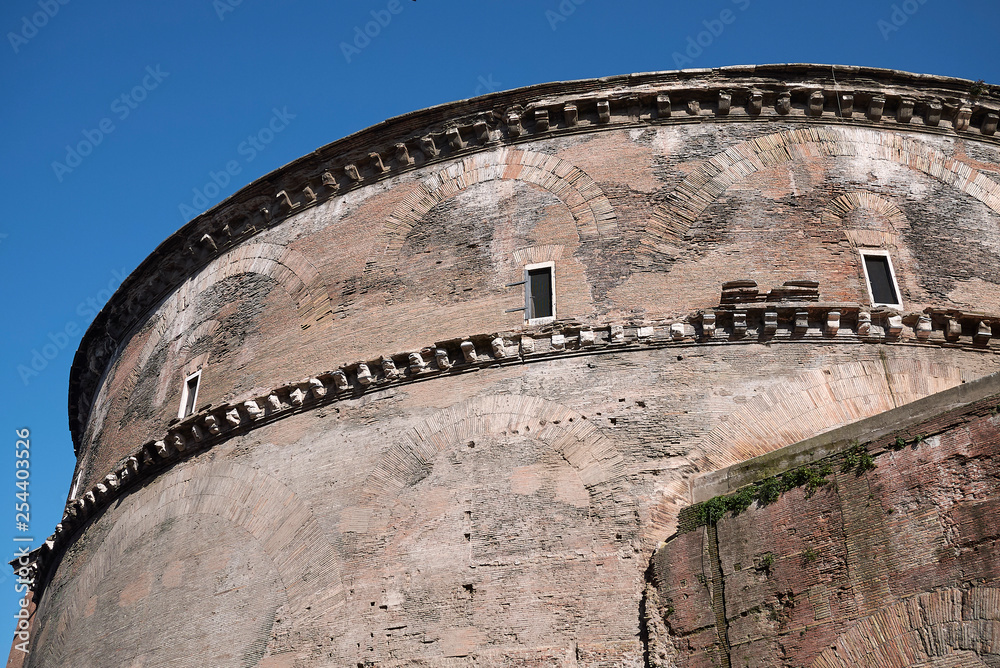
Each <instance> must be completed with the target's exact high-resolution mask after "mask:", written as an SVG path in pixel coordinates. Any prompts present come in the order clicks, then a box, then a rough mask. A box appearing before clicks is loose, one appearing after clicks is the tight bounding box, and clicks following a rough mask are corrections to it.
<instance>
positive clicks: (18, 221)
mask: <svg viewBox="0 0 1000 668" xmlns="http://www.w3.org/2000/svg"><path fill="white" fill-rule="evenodd" d="M998 9H1000V7H998V5H997V4H996V0H949V1H947V2H946V1H945V0H905V1H897V2H891V1H885V2H883V1H881V0H864V1H860V0H841V1H840V2H834V3H825V2H824V3H820V2H802V1H797V2H778V1H773V0H707V1H703V2H698V3H692V2H683V3H682V2H668V1H663V2H629V1H619V2H614V3H611V2H602V1H601V0H561V1H560V0H540V1H537V2H527V1H525V0H507V1H506V2H496V1H492V2H490V1H487V0H466V1H465V2H448V1H443V0H442V1H438V2H432V1H430V0H418V1H417V2H413V1H411V0H375V1H373V2H367V1H355V2H347V1H346V0H286V2H282V3H280V5H279V4H278V3H265V2H262V1H261V0H188V1H183V2H178V3H166V2H161V3H156V4H152V3H143V2H123V1H120V0H108V1H106V2H102V3H93V2H84V1H83V0H6V1H5V2H4V4H3V7H2V8H0V32H2V34H3V40H2V44H0V87H2V91H3V95H2V98H0V122H2V125H3V126H4V128H5V130H4V131H3V132H2V133H0V158H2V159H0V189H2V191H3V194H4V197H3V208H4V212H3V216H2V217H0V261H2V262H0V267H2V268H0V271H2V276H3V284H4V285H7V286H8V290H7V291H6V293H5V295H6V297H5V301H6V303H7V304H8V306H7V307H6V308H5V309H4V310H5V311H6V312H7V313H8V316H7V321H6V324H5V325H4V328H3V337H4V338H3V345H2V346H0V391H2V393H3V394H2V399H3V407H4V410H3V413H2V416H3V417H2V419H3V429H2V432H0V433H2V436H0V507H2V508H4V510H3V512H0V555H9V556H4V558H3V561H7V560H9V559H10V558H12V557H13V555H14V550H15V545H17V544H16V543H15V542H14V541H13V538H14V536H22V537H23V536H32V537H34V538H35V541H36V543H35V544H37V543H38V541H41V540H44V537H45V536H48V535H49V534H50V533H51V532H52V530H53V528H54V526H55V524H56V523H57V522H58V521H59V519H60V517H61V514H62V506H63V503H64V501H65V498H66V494H67V492H68V490H69V485H70V478H71V474H72V470H73V465H74V455H73V448H72V443H71V440H70V436H69V430H68V427H67V415H66V396H67V382H68V377H69V367H70V364H71V363H72V360H73V355H74V354H75V351H76V347H77V345H78V344H79V340H80V338H81V336H82V334H83V332H84V331H85V329H86V328H87V326H88V325H89V324H90V322H91V320H92V318H93V316H94V315H95V314H96V312H97V311H98V310H99V309H100V308H101V306H103V304H104V302H105V301H107V299H108V298H109V297H110V295H111V292H112V291H113V290H114V289H115V288H116V287H117V285H118V284H119V283H120V282H121V280H122V278H123V277H124V276H125V275H127V274H128V273H129V272H130V271H131V270H132V269H134V268H135V267H136V266H137V265H138V264H139V262H141V261H142V260H143V258H145V257H146V256H147V255H148V254H149V253H151V252H152V251H153V249H154V248H155V247H156V246H157V245H158V244H159V243H160V242H161V241H163V240H164V239H165V238H166V237H168V236H169V235H170V234H171V233H173V232H174V231H175V230H177V229H178V228H179V227H180V226H182V225H183V224H184V223H185V222H186V221H187V220H188V219H190V218H191V217H193V215H194V214H195V213H196V212H198V211H200V210H202V209H203V208H205V207H207V206H211V205H214V204H216V203H218V202H219V201H221V200H222V199H224V198H225V197H226V196H228V195H230V194H232V193H233V192H235V191H236V190H237V189H239V188H241V187H242V186H244V185H246V184H248V183H250V182H252V181H253V180H255V179H256V178H258V177H260V176H262V175H263V174H266V173H268V172H270V171H271V170H273V169H275V168H277V167H280V166H281V165H283V164H286V163H288V162H290V161H291V160H293V159H295V158H297V157H299V156H301V155H304V154H306V153H308V152H310V151H313V150H314V149H316V148H318V147H319V146H322V145H324V144H327V143H329V142H331V141H333V140H336V139H338V138H340V137H343V136H345V135H348V134H350V133H353V132H355V131H357V130H360V129H362V128H365V127H367V126H369V125H373V124H375V123H378V122H380V121H382V120H384V119H386V118H390V117H392V116H396V115H399V114H403V113H406V112H408V111H412V110H415V109H420V108H423V107H427V106H431V105H435V104H440V103H443V102H448V101H451V100H457V99H463V98H468V97H473V96H475V95H479V94H484V93H489V92H492V91H494V90H504V89H509V88H516V87H518V86H526V85H530V84H535V83H542V82H546V81H557V80H569V79H583V78H590V77H601V76H609V75H615V74H627V73H630V72H647V71H657V70H672V69H678V67H679V66H680V67H717V66H723V65H738V64H760V63H790V62H811V63H837V64H848V65H869V66H875V67H887V68H896V69H902V70H908V71H911V72H923V73H930V74H941V75H948V76H956V77H963V78H967V79H973V80H975V79H984V80H986V81H987V82H988V83H1000V71H998V70H1000V60H998V58H997V56H998V55H1000V54H998V47H997V35H998V33H1000V30H998V28H1000V11H998ZM724 12H729V13H728V14H725V15H724V14H723V13H724ZM720 18H721V19H723V20H724V21H723V20H720ZM366 28H367V32H368V34H367V35H366V34H365V31H366ZM703 32H705V33H706V34H705V35H702V36H700V41H701V45H699V46H695V47H692V44H697V42H698V40H699V33H703ZM265 128H268V129H270V130H271V132H270V133H267V132H261V131H262V130H263V129H265ZM251 137H252V138H254V139H253V140H251V139H250V138H251ZM265 140H266V141H265ZM88 149H89V150H88ZM227 166H228V167H229V169H230V174H226V175H225V176H223V173H225V172H226V169H227ZM213 174H214V178H213ZM22 428H28V429H30V432H31V436H30V438H31V445H30V463H31V467H30V478H29V481H30V487H29V490H30V497H29V501H30V506H31V516H30V527H29V530H28V531H27V532H20V531H18V530H17V529H16V527H15V517H14V504H15V502H16V500H15V496H14V495H15V492H17V491H18V490H17V489H16V487H15V482H16V478H15V464H14V461H15V455H14V453H15V449H16V440H17V436H16V434H15V430H17V429H22ZM137 445H138V444H137ZM14 584H15V583H14V579H13V577H12V576H11V575H10V573H9V570H8V569H7V568H6V567H4V570H3V571H0V615H7V614H10V615H11V616H4V617H2V619H6V620H10V621H8V622H0V629H9V630H8V631H7V633H12V631H13V628H14V621H13V617H12V616H13V614H14V613H15V612H16V600H17V598H18V596H17V595H16V594H15V591H14ZM2 637H4V638H9V637H10V636H9V635H6V636H2Z"/></svg>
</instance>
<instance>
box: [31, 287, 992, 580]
mask: <svg viewBox="0 0 1000 668" xmlns="http://www.w3.org/2000/svg"><path fill="white" fill-rule="evenodd" d="M736 283H738V282H734V283H732V284H727V286H729V288H730V290H729V292H728V296H729V297H733V296H734V295H735V293H736V292H737V291H738V290H743V291H744V293H742V294H744V296H748V295H749V294H750V293H749V292H746V291H747V290H749V289H750V287H751V286H749V285H736ZM789 283H800V285H791V286H789V284H786V285H785V286H783V287H791V288H794V290H793V292H795V291H800V293H801V294H807V298H811V297H812V292H811V291H812V290H813V289H814V288H815V286H813V285H805V284H804V283H807V282H801V281H800V282H794V281H793V282H789ZM775 290H777V291H778V293H776V294H786V293H784V292H781V290H780V289H778V288H776V289H775ZM753 291H754V294H758V293H756V288H755V287H754V288H753ZM801 291H805V292H801ZM772 293H774V291H772ZM723 294H724V295H726V294H727V293H726V292H725V291H724V293H723ZM768 294H771V293H768ZM727 301H729V303H723V304H720V305H719V306H718V307H716V308H714V309H709V310H703V311H697V312H695V313H692V314H691V315H689V316H688V317H685V318H680V319H676V320H671V321H661V322H654V323H620V324H615V323H611V324H605V325H600V326H589V325H582V324H580V323H576V322H558V321H557V322H556V323H553V324H549V325H544V326H540V327H536V328H525V329H523V330H520V331H516V332H501V333H496V334H482V335H474V336H469V337H463V338H458V339H450V340H448V341H442V342H438V343H436V344H434V345H433V346H428V347H426V348H422V349H420V350H418V351H409V352H404V353H397V354H394V355H387V356H382V357H378V358H375V359H372V360H367V361H359V362H356V363H353V364H348V365H346V366H342V367H340V368H338V369H334V370H332V371H324V372H322V373H318V374H316V375H315V376H312V377H309V378H305V379H303V380H300V381H297V382H294V383H286V384H284V385H280V386H278V387H275V388H274V389H272V390H271V391H270V392H267V393H266V394H262V395H259V396H256V397H251V398H247V399H241V400H238V401H235V402H233V403H226V404H222V405H219V406H211V407H209V408H207V409H205V410H202V411H200V412H199V413H196V414H194V415H191V416H189V417H187V418H185V419H184V420H182V421H180V422H178V423H176V424H174V425H172V426H171V427H170V428H169V429H168V430H167V432H166V433H165V434H164V435H163V438H162V440H155V441H150V442H149V443H146V444H145V445H143V446H142V447H141V448H139V449H138V450H137V451H135V452H134V453H132V454H131V455H130V456H128V457H126V458H125V459H124V460H122V461H121V462H120V463H119V464H118V465H117V466H116V467H115V468H114V470H113V471H111V472H110V473H108V474H107V475H106V476H105V477H104V478H103V480H102V481H101V482H100V483H98V484H96V485H94V486H93V487H92V488H91V489H89V490H88V491H86V492H85V493H84V494H82V495H81V496H80V497H78V498H76V499H74V500H73V501H72V502H70V503H69V504H68V505H67V506H66V510H65V512H64V514H63V518H62V522H60V523H59V524H58V525H56V529H55V533H54V534H53V535H51V536H50V537H49V538H48V539H46V541H45V542H44V543H43V544H42V545H41V546H40V547H39V548H37V549H36V550H34V551H33V552H32V553H31V560H32V565H31V566H30V568H31V569H32V571H33V572H34V574H35V579H34V582H35V587H36V588H38V587H41V586H42V584H41V582H42V578H43V577H44V575H45V573H46V571H47V569H48V568H49V567H50V566H51V565H52V564H53V563H54V559H55V558H56V556H57V555H58V554H59V553H60V552H61V550H63V549H65V547H66V546H68V545H69V544H70V542H71V537H72V536H73V534H74V533H75V532H76V531H77V530H79V529H80V528H82V527H83V526H85V525H86V524H87V522H88V520H90V519H91V518H92V517H94V516H95V515H96V514H97V513H99V512H100V511H101V510H103V509H104V508H105V507H107V506H108V505H110V503H111V502H112V501H113V500H114V499H115V498H117V497H118V496H120V495H122V494H124V493H125V492H126V491H127V490H128V488H129V487H130V486H131V485H133V484H135V483H136V482H137V481H139V480H140V479H147V478H151V477H153V476H154V475H155V474H156V473H158V472H159V471H161V470H163V469H164V468H166V467H168V466H171V465H172V464H174V463H176V462H177V461H180V460H181V459H183V458H185V457H187V456H189V455H191V454H193V453H196V452H199V451H201V450H204V449H206V448H209V447H211V446H213V445H216V444H218V443H221V442H223V441H225V440H226V439H228V438H229V437H230V436H233V435H238V434H243V433H246V432H248V431H250V430H251V429H254V428H256V427H257V426H259V425H262V424H266V423H267V422H270V421H271V420H274V419H277V418H279V417H283V416H285V415H288V414H291V413H295V412H302V411H305V410H311V409H312V408H314V407H317V406H321V405H326V404H329V403H332V402H335V401H343V400H347V399H353V398H356V397H359V396H361V395H363V394H364V393H365V392H366V391H368V390H369V389H380V388H383V387H387V386H394V385H399V384H404V383H410V382H416V381H423V380H426V379H431V378H435V377H440V376H442V375H447V374H458V373H463V372H467V371H471V370H476V369H482V368H489V367H498V366H500V365H509V364H524V363H532V362H535V361H544V360H546V359H552V358H555V357H559V356H563V355H580V354H598V353H601V352H605V351H612V350H614V351H629V350H641V349H647V348H655V347H672V346H699V345H732V344H739V343H743V344H746V343H756V342H761V341H767V342H792V341H812V342H815V343H817V344H821V343H828V344H829V343H858V342H861V343H889V344H910V345H939V346H947V347H951V348H955V347H960V348H967V349H975V350H980V351H987V350H988V348H989V343H990V340H991V339H992V338H994V337H995V336H1000V315H987V314H985V313H979V312H965V311H958V310H954V309H941V308H928V309H926V310H925V311H924V312H922V313H910V314H906V315H903V314H900V313H898V312H896V311H894V310H891V309H870V308H869V307H865V306H862V305H860V304H856V303H837V302H820V301H749V302H745V303H741V302H738V301H730V300H728V299H727ZM12 566H14V568H15V570H16V569H18V568H20V565H19V564H16V562H12ZM38 591H39V593H40V590H38Z"/></svg>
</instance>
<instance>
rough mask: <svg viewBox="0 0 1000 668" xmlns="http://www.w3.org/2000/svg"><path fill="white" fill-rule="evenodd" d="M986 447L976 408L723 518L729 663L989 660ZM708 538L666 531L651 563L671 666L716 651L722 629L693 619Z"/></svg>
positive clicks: (992, 451) (992, 433)
mask: <svg viewBox="0 0 1000 668" xmlns="http://www.w3.org/2000/svg"><path fill="white" fill-rule="evenodd" d="M929 428H930V429H933V423H929V424H924V425H913V426H911V427H908V431H912V432H913V435H915V434H916V433H918V432H923V431H925V430H928V429H929ZM913 435H911V436H910V438H912V437H913ZM998 448H1000V420H998V418H996V417H995V416H991V415H989V414H987V415H983V416H980V417H977V418H974V419H973V420H972V421H971V422H969V423H967V424H953V425H952V426H951V427H949V428H948V429H947V430H946V431H944V432H943V433H941V434H939V435H936V436H932V437H930V438H928V439H927V440H925V441H923V442H921V443H919V444H917V445H915V446H907V447H905V448H904V449H902V450H899V451H891V450H890V451H886V452H884V453H883V454H881V455H880V456H878V457H877V458H876V463H877V467H876V468H875V469H874V470H872V471H870V472H868V473H866V474H864V475H862V476H858V475H856V474H855V473H854V472H849V473H842V472H840V471H839V469H835V474H834V475H833V476H831V483H830V484H828V485H826V486H825V487H821V488H820V489H819V490H817V491H816V493H815V494H814V495H812V496H811V497H808V498H807V497H806V496H805V493H804V492H803V490H802V489H801V488H800V489H795V490H792V491H790V492H786V493H785V494H784V495H783V496H782V497H781V498H780V499H779V500H778V501H777V502H775V503H774V504H771V505H769V506H766V507H764V508H759V507H751V509H750V510H748V511H746V512H745V513H742V514H740V515H738V516H736V517H733V516H731V515H727V516H726V517H725V518H723V519H722V520H721V521H720V522H719V523H718V525H717V530H718V541H719V549H718V553H719V561H718V567H719V569H720V570H721V571H722V573H723V577H724V593H725V604H726V615H725V619H724V620H722V622H721V627H722V628H723V629H724V630H723V636H724V637H725V638H726V639H727V640H728V643H729V645H730V648H731V649H730V651H729V653H730V660H731V665H733V666H817V667H820V666H822V667H823V668H827V667H831V668H832V667H833V666H858V665H873V666H875V665H877V666H891V667H899V668H902V667H904V666H917V665H920V666H923V665H928V666H929V665H934V666H938V665H967V664H966V663H948V661H953V662H954V661H959V660H960V657H962V656H965V657H966V659H965V660H966V661H971V662H972V663H969V664H968V665H994V664H995V663H996V662H997V661H998V660H1000V644H998V643H997V642H996V640H995V638H996V635H995V629H997V628H1000V606H998V605H997V601H1000V562H998V561H997V557H998V556H1000V555H998V541H1000V524H998V521H997V517H998V513H997V511H998V509H1000V484H998V480H1000V478H998V474H1000V465H998V459H997V452H998ZM708 533H709V532H708V530H706V529H704V528H702V529H698V530H695V531H692V532H690V533H686V534H682V535H678V536H675V537H673V538H672V539H670V540H669V541H667V543H666V545H665V546H664V547H662V548H661V549H660V550H659V551H658V552H657V554H656V556H655V557H654V564H655V578H656V581H657V582H658V583H659V589H660V591H659V594H660V598H661V601H662V602H663V603H662V605H661V608H660V611H661V614H664V615H665V616H666V624H667V627H668V629H669V636H670V640H671V641H672V642H673V644H674V645H675V646H677V647H678V649H679V660H678V662H677V665H678V666H699V665H704V661H705V660H706V659H705V657H709V656H718V655H720V654H722V653H724V651H723V649H722V647H721V645H720V641H719V639H718V635H717V634H718V632H719V628H720V624H719V623H716V620H715V619H709V618H708V616H707V615H706V613H705V611H706V610H708V609H709V608H708V607H707V606H708V604H709V601H708V600H706V599H707V597H708V591H709V587H708V586H706V585H704V584H702V583H701V582H702V581H705V578H706V574H708V573H710V571H711V567H712V563H711V560H710V559H705V558H703V557H702V555H703V554H707V549H706V543H707V541H708ZM699 557H702V558H699ZM692 575H693V576H694V578H693V579H692ZM711 584H712V583H711V582H709V585H711ZM692 589H693V590H694V591H692ZM690 638H706V639H708V640H709V641H710V642H709V643H704V644H701V645H697V644H694V643H692V642H691V640H689V639H690ZM949 657H950V658H949ZM970 657H971V658H970Z"/></svg>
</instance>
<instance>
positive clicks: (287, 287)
mask: <svg viewBox="0 0 1000 668" xmlns="http://www.w3.org/2000/svg"><path fill="white" fill-rule="evenodd" d="M242 274H260V275H262V276H267V277H269V278H272V279H274V280H275V281H276V282H277V283H278V285H279V286H281V288H282V289H283V290H284V291H285V292H286V293H287V294H288V296H289V298H290V299H292V301H294V302H295V305H296V308H297V309H298V313H299V324H300V326H301V328H302V329H305V328H307V327H309V326H310V325H311V324H312V323H314V322H315V321H316V320H319V319H320V318H322V317H323V316H324V315H326V314H327V313H329V312H330V296H329V293H328V291H327V287H326V284H325V283H324V282H323V280H322V277H321V276H320V274H319V271H317V269H316V268H315V267H314V266H313V265H312V263H311V262H309V260H308V259H307V258H306V257H305V256H304V255H303V254H302V253H300V252H298V251H296V250H293V249H291V248H286V247H285V246H280V245H277V244H271V243H263V242H262V243H253V244H247V245H245V246H240V247H239V248H236V249H234V250H232V251H230V252H228V253H225V254H224V255H222V256H220V257H218V258H216V259H215V260H214V261H213V262H211V263H210V264H209V265H208V266H207V267H205V268H204V269H203V270H201V271H200V272H199V273H198V274H197V275H196V276H193V277H191V278H189V279H188V280H187V281H185V282H184V283H183V284H182V285H181V286H180V287H179V288H178V289H177V290H176V291H174V292H173V293H172V294H171V295H170V296H169V297H167V298H166V299H165V300H164V302H163V303H162V304H161V305H160V306H159V307H158V308H157V310H156V313H155V314H154V315H153V318H155V321H154V322H153V324H152V326H151V327H150V328H149V335H148V336H147V337H146V342H145V344H143V347H142V350H141V352H140V353H139V356H138V358H137V359H136V362H135V363H134V364H132V365H131V366H130V369H129V372H128V374H129V375H128V376H127V377H126V378H125V380H124V382H123V385H122V386H121V388H120V389H118V388H116V389H115V396H113V397H111V396H109V395H108V392H109V387H108V385H107V384H105V385H104V386H103V387H102V388H101V391H100V393H99V395H98V397H97V399H96V400H95V402H94V407H93V408H92V409H91V415H94V416H96V417H95V424H96V426H97V429H95V430H94V432H95V433H96V432H97V431H99V429H100V425H101V424H102V423H103V421H104V418H103V412H102V411H101V410H100V409H101V406H102V405H104V404H105V403H106V402H108V401H111V402H112V403H111V404H110V408H111V409H117V408H123V406H124V404H125V403H127V401H128V395H129V393H131V391H132V390H134V389H135V386H136V384H137V383H138V381H139V378H140V376H141V374H142V372H143V370H144V368H145V366H146V363H147V362H148V361H149V359H150V357H152V356H153V353H155V352H156V350H157V349H158V348H159V346H160V345H161V344H162V343H163V341H165V340H166V341H171V340H173V339H174V338H176V337H178V336H181V335H182V334H183V333H184V332H186V331H187V330H188V329H190V328H191V327H192V326H193V325H195V324H196V323H194V322H193V314H194V311H193V310H190V308H189V307H190V306H192V305H193V304H195V303H196V302H197V300H198V297H199V295H201V294H202V293H203V292H204V291H205V290H207V289H209V288H210V287H212V286H213V285H215V284H217V283H219V282H221V281H224V280H226V279H228V278H233V277H235V276H240V275H242ZM203 326H204V323H198V324H197V329H196V330H195V331H198V329H200V328H201V327H203ZM192 334H193V332H192ZM189 337H190V335H188V336H187V337H186V338H187V339H188V340H189V341H191V342H193V341H194V339H190V338H189Z"/></svg>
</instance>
